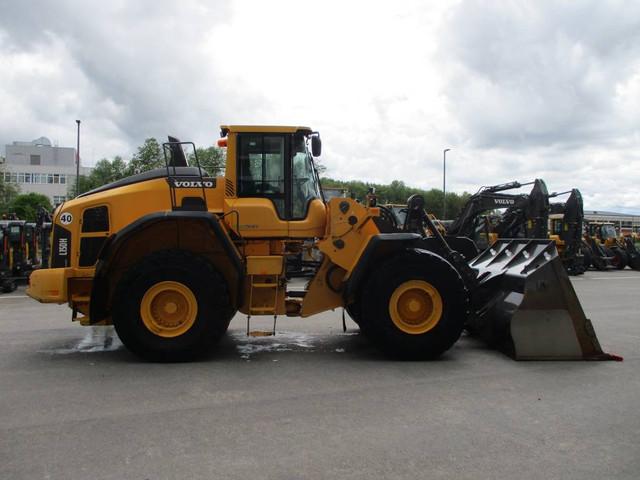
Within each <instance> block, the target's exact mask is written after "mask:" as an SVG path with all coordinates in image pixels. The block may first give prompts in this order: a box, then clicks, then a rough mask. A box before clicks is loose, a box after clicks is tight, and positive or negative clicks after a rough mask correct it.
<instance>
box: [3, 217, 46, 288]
mask: <svg viewBox="0 0 640 480" xmlns="http://www.w3.org/2000/svg"><path fill="white" fill-rule="evenodd" d="M0 229H2V230H3V244H2V250H3V261H2V264H3V267H2V270H3V272H4V275H3V277H4V280H3V282H4V285H5V286H6V287H5V288H3V289H4V290H6V291H13V290H15V287H16V285H18V284H21V283H22V284H26V283H27V282H28V280H29V275H31V272H32V271H33V269H34V267H35V264H34V261H37V260H36V256H37V247H36V245H35V230H34V226H33V225H30V224H28V223H27V222H26V221H25V220H17V219H15V220H0Z"/></svg>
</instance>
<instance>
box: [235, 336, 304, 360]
mask: <svg viewBox="0 0 640 480" xmlns="http://www.w3.org/2000/svg"><path fill="white" fill-rule="evenodd" d="M231 336H232V337H233V338H234V340H235V341H236V342H237V343H236V349H237V350H238V353H239V354H240V358H243V359H245V360H250V359H251V355H255V354H257V353H263V352H291V351H293V348H292V347H299V348H304V349H308V350H309V351H313V350H312V349H313V348H314V347H315V345H314V343H313V342H314V337H313V336H312V335H308V334H306V333H296V332H276V334H275V336H269V337H249V336H247V335H246V334H244V333H233V334H232V335H231Z"/></svg>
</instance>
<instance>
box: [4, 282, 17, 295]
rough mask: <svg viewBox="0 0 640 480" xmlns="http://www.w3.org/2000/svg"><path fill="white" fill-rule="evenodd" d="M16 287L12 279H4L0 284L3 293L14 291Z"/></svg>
mask: <svg viewBox="0 0 640 480" xmlns="http://www.w3.org/2000/svg"><path fill="white" fill-rule="evenodd" d="M16 288H18V285H17V284H16V282H15V281H14V280H6V281H5V282H4V283H3V284H2V292H3V293H11V292H14V291H15V290H16Z"/></svg>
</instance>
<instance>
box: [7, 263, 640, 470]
mask: <svg viewBox="0 0 640 480" xmlns="http://www.w3.org/2000/svg"><path fill="white" fill-rule="evenodd" d="M573 284H574V287H575V289H576V291H577V292H578V295H579V298H580V300H581V302H582V305H583V307H584V309H585V311H586V313H587V316H589V317H590V318H591V319H592V321H593V324H594V327H595V329H596V332H597V334H598V337H599V339H600V342H601V344H602V346H603V348H604V350H606V351H609V352H612V353H616V354H618V355H622V356H623V357H624V362H515V361H513V360H511V359H509V358H508V357H506V356H504V355H502V354H501V353H499V352H496V351H492V350H489V349H487V348H486V347H485V346H484V345H483V344H482V343H480V342H478V341H477V340H475V339H473V338H469V337H466V336H465V337H463V338H462V339H461V340H460V341H459V342H458V343H457V344H456V345H455V346H454V348H452V349H451V350H450V351H449V352H448V353H447V354H446V355H445V356H444V357H443V358H442V359H440V360H438V361H433V362H401V361H393V360H389V359H387V358H385V357H384V356H383V355H381V354H380V353H379V352H378V351H376V350H375V349H374V348H373V347H372V346H371V345H370V344H369V343H368V342H367V341H366V340H365V339H363V338H362V337H361V336H360V335H359V333H358V329H357V327H356V326H355V324H353V323H351V322H350V321H348V323H347V326H348V331H347V332H346V333H343V331H342V320H341V314H342V312H341V311H335V312H329V313H327V314H323V315H317V316H315V317H312V318H309V319H292V318H282V319H280V320H279V322H278V325H277V331H278V335H277V336H275V337H246V336H245V335H244V331H245V317H244V316H237V317H236V318H235V319H234V320H233V322H232V324H231V328H230V330H229V334H228V335H227V336H226V337H225V339H224V340H223V342H222V343H221V345H220V346H219V348H218V349H217V350H216V352H214V353H212V354H211V355H210V356H209V357H207V358H206V359H203V360H201V361H198V362H195V363H183V364H153V363H145V362H142V361H140V360H138V359H137V358H136V357H134V356H133V355H131V354H130V353H129V352H128V351H127V350H125V349H124V347H123V346H122V344H121V343H120V341H119V340H118V339H117V337H116V336H115V334H114V332H113V330H112V329H111V328H108V327H93V328H89V327H81V326H79V325H76V324H73V323H72V322H71V320H70V317H71V312H70V310H69V309H68V308H67V307H66V306H56V305H41V304H38V303H37V302H35V301H33V300H31V299H29V298H27V297H26V296H25V294H24V290H22V289H20V290H18V291H16V292H14V293H13V294H9V295H6V294H5V295H0V478H2V479H191V478H202V479H217V478H220V479H242V480H246V479H251V478H260V479H301V478H305V479H306V478H314V479H315V478H319V479H322V478H340V479H372V478H389V479H426V478H447V479H449V478H453V479H473V480H478V479H489V478H490V479H510V480H511V479H540V478H544V479H556V478H557V479H574V478H575V479H582V480H584V479H637V478H639V477H640V415H639V414H638V409H639V406H640V373H639V372H638V367H639V366H640V354H639V347H640V314H639V312H640V272H634V271H630V270H626V271H610V272H588V273H587V274H586V275H584V276H582V277H578V278H575V279H573ZM252 328H253V329H256V328H258V329H259V328H264V329H265V330H266V329H269V328H271V320H270V319H265V320H255V319H254V322H253V323H252Z"/></svg>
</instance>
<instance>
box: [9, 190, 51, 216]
mask: <svg viewBox="0 0 640 480" xmlns="http://www.w3.org/2000/svg"><path fill="white" fill-rule="evenodd" d="M39 207H42V208H44V209H45V210H47V211H48V212H50V211H51V209H52V206H51V202H50V201H49V197H47V196H46V195H42V194H40V193H25V194H22V195H18V196H16V197H15V198H14V199H13V201H12V202H11V207H10V210H11V211H12V212H15V213H16V215H18V218H20V219H21V220H27V221H28V222H35V221H36V214H37V213H38V208H39Z"/></svg>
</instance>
